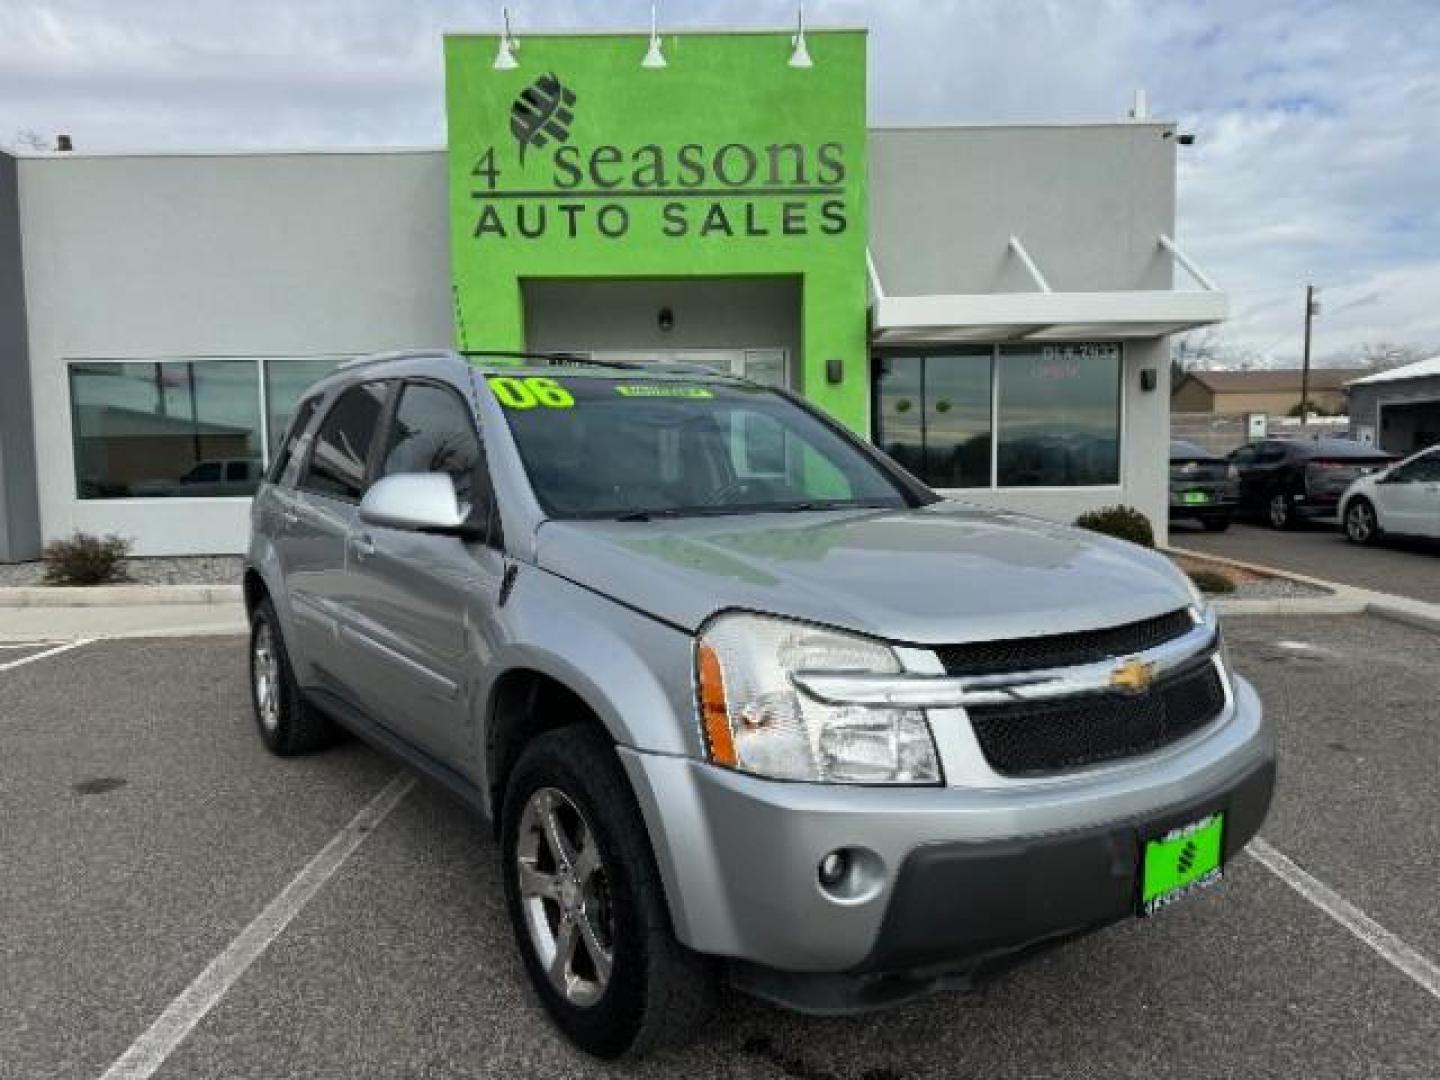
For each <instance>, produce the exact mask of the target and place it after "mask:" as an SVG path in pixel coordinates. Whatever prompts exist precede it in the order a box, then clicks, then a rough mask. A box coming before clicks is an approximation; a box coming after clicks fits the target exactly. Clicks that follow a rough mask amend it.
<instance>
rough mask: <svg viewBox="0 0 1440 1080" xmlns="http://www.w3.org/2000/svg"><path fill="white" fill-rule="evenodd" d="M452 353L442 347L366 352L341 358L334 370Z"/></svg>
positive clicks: (429, 358) (436, 357) (440, 356)
mask: <svg viewBox="0 0 1440 1080" xmlns="http://www.w3.org/2000/svg"><path fill="white" fill-rule="evenodd" d="M450 355H452V354H451V353H449V352H447V351H445V350H443V349H420V350H417V351H415V352H405V351H404V350H400V351H398V352H384V353H367V354H365V355H364V356H352V357H351V358H350V359H349V360H342V361H341V362H340V363H338V364H336V365H335V370H336V371H350V370H352V369H354V368H358V367H367V366H369V365H370V364H383V363H384V362H385V361H387V360H434V359H442V358H444V357H447V356H450Z"/></svg>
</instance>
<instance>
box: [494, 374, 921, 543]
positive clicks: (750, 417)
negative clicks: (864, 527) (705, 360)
mask: <svg viewBox="0 0 1440 1080" xmlns="http://www.w3.org/2000/svg"><path fill="white" fill-rule="evenodd" d="M488 382H489V383H490V386H491V389H492V390H494V392H495V397H496V399H497V400H498V401H499V402H500V405H501V407H502V408H503V410H504V412H505V416H506V418H507V419H508V420H509V422H510V430H511V431H512V432H513V433H514V436H515V442H516V444H517V445H518V447H519V450H520V456H521V459H522V460H523V461H524V464H525V470H526V472H527V473H528V474H529V477H530V483H531V486H532V487H533V488H534V489H535V494H536V496H537V497H538V498H539V500H540V504H541V505H542V506H543V507H544V508H545V511H546V513H548V514H550V515H551V516H552V517H570V518H575V517H617V518H626V517H628V518H634V519H636V520H643V519H644V518H648V517H651V516H656V517H659V516H667V517H687V516H700V515H704V514H739V513H763V512H779V511H785V510H801V509H817V510H820V509H840V508H846V507H860V506H867V507H903V506H907V505H910V502H911V498H910V497H908V496H907V492H906V491H905V489H904V488H903V487H902V485H901V483H900V482H899V481H898V480H896V479H894V478H892V477H891V476H890V475H889V474H888V473H887V472H886V471H885V470H884V469H883V468H882V467H881V466H880V465H879V464H878V463H877V462H875V461H872V460H871V459H870V458H869V457H868V456H867V455H866V454H865V453H863V452H862V451H861V450H860V449H859V448H857V447H856V446H855V445H853V444H852V443H851V442H849V441H848V440H847V439H845V438H844V437H842V436H841V435H840V434H838V433H837V432H835V431H833V430H832V429H831V428H830V427H829V426H828V425H826V424H825V423H824V422H822V421H821V420H819V419H818V418H816V417H815V416H812V415H811V414H810V413H809V412H807V411H805V410H804V409H801V408H800V407H798V406H797V405H795V404H794V403H793V402H791V401H789V400H788V399H786V398H784V397H782V396H781V395H779V394H776V393H774V392H773V391H770V390H766V389H762V388H760V387H752V386H746V385H743V384H725V383H710V382H704V381H696V382H675V381H662V380H650V381H647V380H646V379H644V378H643V376H642V377H638V378H636V379H634V380H633V381H625V380H617V379H608V378H606V379H602V378H585V377H578V378H565V377H559V378H548V377H547V378H524V377H512V376H493V375H492V376H490V377H489V379H488Z"/></svg>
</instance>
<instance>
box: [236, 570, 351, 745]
mask: <svg viewBox="0 0 1440 1080" xmlns="http://www.w3.org/2000/svg"><path fill="white" fill-rule="evenodd" d="M250 702H251V704H252V705H253V706H254V709H255V723H256V725H257V726H258V727H259V728H260V738H261V740H262V741H263V742H264V743H265V745H266V747H267V748H268V749H269V750H270V751H271V753H274V754H278V755H279V756H281V757H290V756H292V755H294V754H305V753H309V752H310V751H312V750H320V749H323V748H324V747H326V746H329V745H330V744H331V743H333V742H334V741H335V736H336V729H335V726H334V725H333V724H332V723H331V722H330V720H329V719H328V718H327V717H325V716H324V715H322V714H321V713H319V712H317V711H316V710H315V709H314V708H312V707H311V706H310V705H309V704H308V703H307V702H306V701H305V698H304V696H303V695H302V694H301V693H300V687H299V685H298V684H297V683H296V682H295V673H294V671H293V670H291V667H290V656H289V654H288V653H287V652H286V651H285V639H284V638H283V637H282V636H281V634H280V621H279V619H277V618H276V617H275V607H274V605H272V604H271V603H270V600H269V599H268V598H267V599H264V600H261V601H260V603H258V604H257V605H255V611H254V613H253V614H252V615H251V616H250Z"/></svg>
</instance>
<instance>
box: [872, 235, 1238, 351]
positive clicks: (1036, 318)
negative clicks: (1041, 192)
mask: <svg viewBox="0 0 1440 1080" xmlns="http://www.w3.org/2000/svg"><path fill="white" fill-rule="evenodd" d="M1159 245H1160V246H1161V247H1162V248H1164V249H1165V250H1166V251H1167V252H1169V253H1170V255H1171V256H1172V257H1173V258H1174V260H1175V262H1176V263H1177V264H1179V266H1180V267H1181V268H1183V269H1184V270H1185V271H1186V272H1187V273H1188V274H1189V275H1190V276H1191V277H1192V278H1193V279H1194V280H1195V282H1196V283H1197V284H1198V285H1199V286H1200V288H1199V289H1192V290H1170V289H1133V290H1119V291H1110V292H1055V291H1053V290H1052V289H1051V288H1050V284H1049V282H1048V281H1047V280H1046V278H1045V276H1044V274H1043V273H1041V271H1040V269H1039V267H1037V266H1036V264H1035V262H1034V260H1033V259H1031V257H1030V254H1029V252H1027V251H1026V250H1025V247H1024V245H1023V244H1022V243H1021V242H1020V239H1019V238H1018V237H1014V236H1012V237H1010V242H1009V248H1010V252H1011V254H1013V255H1014V256H1015V257H1016V258H1017V259H1018V260H1019V261H1020V263H1021V264H1022V265H1023V266H1024V267H1025V271H1026V273H1027V274H1028V276H1029V277H1030V279H1031V281H1032V282H1034V284H1035V290H1034V291H1032V292H1003V293H952V294H940V295H930V296H890V295H888V294H887V293H886V292H885V289H884V286H883V284H882V282H881V281H880V276H879V274H878V273H877V272H876V269H875V262H874V260H873V259H871V260H870V263H869V271H870V289H871V293H872V306H871V314H872V329H871V337H872V339H873V340H874V342H875V343H876V344H884V345H922V344H944V343H960V342H967V341H975V342H982V341H983V342H994V341H1075V340H1087V339H1097V338H1104V339H1117V338H1153V337H1160V336H1163V335H1165V334H1174V333H1178V332H1180V331H1182V330H1193V329H1195V328H1196V327H1200V326H1211V325H1213V324H1215V323H1219V322H1223V321H1224V320H1225V318H1226V317H1227V315H1228V314H1229V299H1228V297H1226V295H1225V294H1224V293H1223V292H1221V291H1220V290H1219V289H1217V288H1216V287H1215V284H1214V282H1212V281H1211V280H1210V279H1209V278H1208V277H1207V276H1206V275H1205V274H1204V273H1203V272H1202V271H1201V270H1200V269H1199V268H1198V267H1197V266H1196V265H1195V264H1194V263H1193V262H1191V261H1190V259H1189V258H1188V257H1187V256H1186V255H1185V253H1184V252H1183V251H1181V250H1180V249H1179V248H1178V247H1177V246H1176V245H1175V244H1174V242H1173V241H1172V240H1171V239H1170V238H1169V237H1168V236H1161V237H1159Z"/></svg>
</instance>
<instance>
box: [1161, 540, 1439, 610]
mask: <svg viewBox="0 0 1440 1080" xmlns="http://www.w3.org/2000/svg"><path fill="white" fill-rule="evenodd" d="M1170 543H1172V544H1173V545H1175V546H1176V547H1180V548H1188V549H1190V550H1192V551H1203V552H1207V553H1209V554H1211V555H1221V556H1224V557H1226V558H1230V559H1240V560H1241V561H1243V562H1251V563H1258V564H1259V565H1261V566H1269V567H1273V568H1275V569H1277V570H1289V571H1291V572H1292V573H1296V574H1304V575H1307V576H1309V577H1316V578H1322V579H1324V580H1326V581H1337V582H1339V583H1340V584H1342V585H1353V586H1355V587H1357V588H1361V589H1375V590H1378V591H1379V592H1387V593H1393V594H1395V595H1396V596H1408V597H1412V598H1414V599H1416V600H1426V601H1429V602H1430V603H1435V604H1440V542H1436V541H1425V540H1399V539H1397V540H1390V539H1386V540H1384V541H1383V542H1381V543H1379V544H1375V545H1373V546H1370V547H1363V548H1362V547H1356V546H1355V545H1354V544H1351V543H1349V542H1348V541H1347V540H1346V539H1345V536H1344V534H1343V533H1341V531H1340V529H1339V527H1338V526H1336V525H1328V524H1322V523H1313V524H1307V525H1305V526H1304V527H1302V528H1299V529H1295V530H1293V531H1290V532H1277V531H1276V530H1274V529H1270V528H1266V527H1265V526H1262V525H1252V524H1241V523H1239V522H1237V523H1236V524H1234V525H1232V526H1231V527H1230V530H1229V531H1228V532H1223V533H1208V532H1205V531H1203V530H1202V529H1200V528H1199V527H1198V526H1193V525H1190V524H1189V523H1187V522H1177V523H1175V524H1173V525H1172V526H1171V528H1170Z"/></svg>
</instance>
